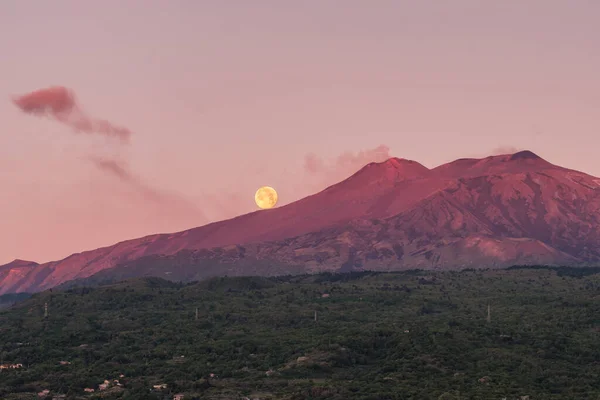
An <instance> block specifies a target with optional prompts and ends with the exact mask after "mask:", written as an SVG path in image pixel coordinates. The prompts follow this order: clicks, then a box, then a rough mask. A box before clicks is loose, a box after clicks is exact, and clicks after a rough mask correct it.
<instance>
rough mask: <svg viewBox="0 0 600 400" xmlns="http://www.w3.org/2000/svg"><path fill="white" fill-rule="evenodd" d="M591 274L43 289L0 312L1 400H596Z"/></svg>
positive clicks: (595, 298)
mask: <svg viewBox="0 0 600 400" xmlns="http://www.w3.org/2000/svg"><path fill="white" fill-rule="evenodd" d="M590 272H591V273H590ZM597 272H598V271H594V270H591V269H588V270H582V269H577V268H573V269H569V268H562V269H561V268H547V267H540V268H529V267H515V268H512V269H509V270H465V271H461V272H457V271H448V272H432V271H405V272H398V273H371V272H353V273H348V274H320V275H303V276H287V277H270V278H258V277H235V278H213V279H210V280H206V281H201V282H192V283H186V284H183V283H175V282H169V281H165V280H162V279H158V278H142V279H135V280H128V281H124V282H120V283H115V284H110V285H104V286H98V287H75V288H71V289H68V290H64V291H61V290H56V289H55V290H51V291H46V292H43V293H37V294H34V295H32V297H31V298H29V299H26V300H23V301H22V302H20V303H18V304H16V305H13V306H12V307H10V308H9V309H6V310H4V311H2V312H0V352H1V353H0V357H1V359H2V361H1V363H3V364H5V365H9V364H11V365H16V364H22V367H20V368H13V369H4V370H2V372H0V398H3V399H4V398H6V399H17V398H28V399H29V398H33V397H32V396H35V397H36V398H37V395H36V394H37V393H40V392H42V391H43V390H48V394H47V396H48V398H52V396H53V395H57V394H65V395H67V398H81V399H84V398H99V397H100V396H102V397H103V398H127V399H153V398H154V399H163V398H169V399H172V398H173V396H174V395H175V394H178V393H182V394H184V395H185V396H186V397H185V398H186V399H193V398H197V399H243V398H249V399H253V398H259V399H311V398H312V399H350V398H351V399H373V400H375V399H502V398H506V399H518V398H520V396H530V397H529V398H530V399H531V400H536V399H565V398H573V399H598V398H599V397H600V381H599V380H598V378H597V377H598V376H600V364H599V360H600V348H599V347H598V343H599V339H600V337H599V335H600V333H599V330H600V277H599V275H598V274H597ZM28 296H29V295H23V297H28ZM45 305H47V316H45V313H46V307H45ZM488 306H489V314H488ZM105 380H108V381H109V385H108V386H107V388H106V389H105V390H99V385H100V384H102V383H103V382H104V381H105ZM115 380H118V384H117V383H116V382H115ZM161 384H166V387H160V386H159V387H158V388H154V386H155V385H161ZM86 388H89V389H92V388H93V389H94V392H93V393H91V392H90V393H87V392H84V389H86Z"/></svg>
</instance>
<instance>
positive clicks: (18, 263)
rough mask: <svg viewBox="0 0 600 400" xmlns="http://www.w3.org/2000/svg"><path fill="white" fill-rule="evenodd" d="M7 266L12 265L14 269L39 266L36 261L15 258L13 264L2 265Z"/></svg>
mask: <svg viewBox="0 0 600 400" xmlns="http://www.w3.org/2000/svg"><path fill="white" fill-rule="evenodd" d="M6 265H10V266H12V267H24V266H28V265H32V266H33V265H39V264H38V263H36V262H35V261H27V260H21V259H19V258H15V259H14V260H12V261H11V262H9V263H8V264H5V265H2V266H3V267H4V266H6Z"/></svg>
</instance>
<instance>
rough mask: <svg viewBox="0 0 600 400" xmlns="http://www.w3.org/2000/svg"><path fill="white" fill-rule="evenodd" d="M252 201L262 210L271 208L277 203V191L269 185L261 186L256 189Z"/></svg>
mask: <svg viewBox="0 0 600 400" xmlns="http://www.w3.org/2000/svg"><path fill="white" fill-rule="evenodd" d="M254 201H255V202H256V205H257V206H258V207H259V208H261V209H263V210H264V209H267V208H273V207H275V204H277V192H276V191H275V189H273V188H272V187H270V186H263V187H261V188H260V189H258V190H257V191H256V194H255V195H254Z"/></svg>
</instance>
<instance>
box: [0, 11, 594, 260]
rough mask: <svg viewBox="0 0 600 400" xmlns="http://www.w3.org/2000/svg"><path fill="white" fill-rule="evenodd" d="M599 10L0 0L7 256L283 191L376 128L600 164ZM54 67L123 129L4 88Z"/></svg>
mask: <svg viewBox="0 0 600 400" xmlns="http://www.w3.org/2000/svg"><path fill="white" fill-rule="evenodd" d="M598 21H600V2H599V1H595V0H587V1H586V0H571V1H563V0H519V1H517V0H507V1H495V0H453V1H438V0H419V1H416V0H415V1H400V0H389V1H385V0H378V1H372V2H367V1H363V0H343V1H342V0H338V1H334V0H332V1H321V0H314V1H313V0H305V1H281V0H270V1H266V0H257V1H246V0H237V1H236V0H231V1H223V0H214V1H208V0H206V1H194V0H186V1H184V0H173V1H159V0H138V1H133V0H105V1H102V2H100V1H98V2H91V1H85V2H84V1H79V0H53V1H23V0H3V1H1V2H0V26H1V27H2V34H1V35H0V54H1V56H0V57H1V62H0V81H1V82H2V84H1V85H0V97H4V101H0V121H2V122H1V125H0V188H1V189H2V193H1V196H0V221H2V229H0V264H2V263H3V262H8V261H10V260H12V259H14V258H24V259H31V260H35V261H39V262H42V261H50V260H54V259H60V258H63V257H65V256H68V255H69V254H71V253H73V252H79V251H83V250H86V249H92V248H96V247H100V246H105V245H110V244H113V243H115V242H117V241H120V240H124V239H128V238H134V237H138V236H143V235H146V234H151V233H157V232H169V231H177V230H182V229H186V228H191V227H194V226H198V225H202V224H204V223H206V222H207V221H214V220H218V219H222V218H226V217H231V216H234V215H237V214H240V213H245V212H249V211H253V210H255V206H254V204H253V196H254V191H255V190H256V188H258V187H259V186H262V185H269V186H273V187H275V188H276V189H278V191H279V198H280V204H285V203H288V202H290V201H294V200H297V199H299V198H301V197H303V196H306V195H308V194H311V193H313V192H314V191H316V190H319V189H321V188H323V187H324V186H325V185H326V184H329V183H333V182H334V181H335V180H338V179H342V178H344V177H345V176H346V175H348V174H350V173H351V172H353V170H354V169H355V168H358V166H359V164H361V163H363V162H364V163H366V162H368V161H370V158H376V159H377V158H379V157H382V156H383V155H386V154H387V153H386V150H385V147H380V148H379V149H378V150H377V148H378V146H380V145H385V146H388V148H389V153H390V154H391V155H393V156H397V157H403V158H409V159H414V160H417V161H419V162H421V163H423V164H424V165H426V166H428V167H434V166H436V165H439V164H442V163H444V162H447V161H450V160H453V159H456V158H459V157H468V156H485V155H488V154H490V153H491V152H492V151H493V150H494V149H496V148H499V147H505V148H513V147H514V148H518V149H524V148H527V149H530V150H533V151H535V152H536V153H537V154H539V155H540V156H542V157H544V158H546V159H547V160H548V161H550V162H553V163H556V164H560V165H564V166H567V167H570V168H574V169H578V170H582V171H585V172H588V173H590V174H592V175H596V176H600V157H598V154H599V153H598V148H599V147H600V146H599V145H600V118H598V115H599V114H600V78H599V71H600V52H599V51H598V49H600V28H598ZM50 86H64V87H66V88H69V89H72V90H73V91H74V93H75V95H76V98H77V102H78V104H79V106H80V107H81V109H82V110H83V111H82V112H85V113H86V115H89V116H90V118H98V119H106V120H107V121H110V123H112V124H116V125H118V126H122V127H126V128H127V129H129V130H130V131H131V132H132V135H131V140H130V143H129V144H123V143H119V142H118V141H116V140H114V138H110V137H106V136H103V135H92V134H84V133H75V132H74V130H73V129H71V128H72V127H70V126H69V125H67V124H65V123H61V121H59V120H56V119H51V118H40V117H36V116H34V115H29V114H26V113H24V112H22V111H21V110H20V109H19V108H18V107H16V106H15V103H13V102H12V101H11V98H13V96H15V95H22V94H26V93H28V92H31V91H34V90H38V89H42V88H47V87H50ZM0 100H1V99H0ZM63 122H64V121H63ZM360 152H362V153H360ZM344 153H346V155H345V156H343V157H341V158H340V155H342V154H344ZM307 155H310V156H309V157H308V159H309V164H308V165H309V167H310V168H308V169H305V159H306V157H307ZM352 155H354V158H353V157H351V156H352ZM93 160H96V161H94V162H92V161H93ZM99 160H104V161H99ZM106 160H115V161H114V163H113V161H106ZM338 161H339V162H338ZM315 166H316V167H315ZM119 168H124V169H127V171H128V172H127V173H128V174H129V175H127V177H126V178H123V176H124V175H122V174H121V175H119V171H121V170H119Z"/></svg>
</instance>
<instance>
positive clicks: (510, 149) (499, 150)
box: [491, 146, 523, 156]
mask: <svg viewBox="0 0 600 400" xmlns="http://www.w3.org/2000/svg"><path fill="white" fill-rule="evenodd" d="M521 150H523V149H521V148H518V147H515V146H499V147H496V148H495V149H493V150H492V154H491V155H493V156H499V155H503V154H514V153H517V152H519V151H521Z"/></svg>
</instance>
